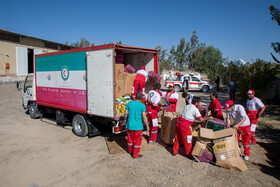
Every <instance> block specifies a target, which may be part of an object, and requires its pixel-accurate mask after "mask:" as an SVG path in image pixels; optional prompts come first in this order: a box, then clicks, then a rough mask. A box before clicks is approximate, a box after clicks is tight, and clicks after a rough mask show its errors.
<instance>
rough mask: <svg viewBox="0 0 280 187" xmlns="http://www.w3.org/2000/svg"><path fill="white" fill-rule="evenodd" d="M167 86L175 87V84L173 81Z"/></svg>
mask: <svg viewBox="0 0 280 187" xmlns="http://www.w3.org/2000/svg"><path fill="white" fill-rule="evenodd" d="M167 86H168V87H175V84H174V83H169V84H168V85H167Z"/></svg>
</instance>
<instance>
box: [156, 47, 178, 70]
mask: <svg viewBox="0 0 280 187" xmlns="http://www.w3.org/2000/svg"><path fill="white" fill-rule="evenodd" d="M156 49H157V50H159V57H158V60H159V72H160V74H161V73H162V71H163V70H170V69H173V68H174V67H173V64H172V62H171V59H170V57H169V58H167V52H166V49H162V47H161V46H156Z"/></svg>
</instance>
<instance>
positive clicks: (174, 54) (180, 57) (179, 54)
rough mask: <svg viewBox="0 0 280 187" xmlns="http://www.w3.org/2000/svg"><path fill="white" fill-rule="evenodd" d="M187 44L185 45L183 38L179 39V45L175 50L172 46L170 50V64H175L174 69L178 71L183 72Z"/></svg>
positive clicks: (187, 49)
mask: <svg viewBox="0 0 280 187" xmlns="http://www.w3.org/2000/svg"><path fill="white" fill-rule="evenodd" d="M188 46H189V43H186V39H185V38H181V40H180V44H179V45H177V48H176V49H175V47H174V45H173V46H172V48H171V50H170V59H171V62H172V63H174V64H175V67H176V69H177V70H179V71H183V70H184V69H185V67H186V63H187V53H188V51H189V48H188Z"/></svg>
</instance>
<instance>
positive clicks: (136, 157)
mask: <svg viewBox="0 0 280 187" xmlns="http://www.w3.org/2000/svg"><path fill="white" fill-rule="evenodd" d="M141 157H143V155H139V156H138V157H136V158H134V159H137V158H141Z"/></svg>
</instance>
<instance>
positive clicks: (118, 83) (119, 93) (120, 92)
mask: <svg viewBox="0 0 280 187" xmlns="http://www.w3.org/2000/svg"><path fill="white" fill-rule="evenodd" d="M123 88H124V81H116V86H115V94H116V98H117V97H122V96H123V95H124V94H123V91H124V89H123Z"/></svg>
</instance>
